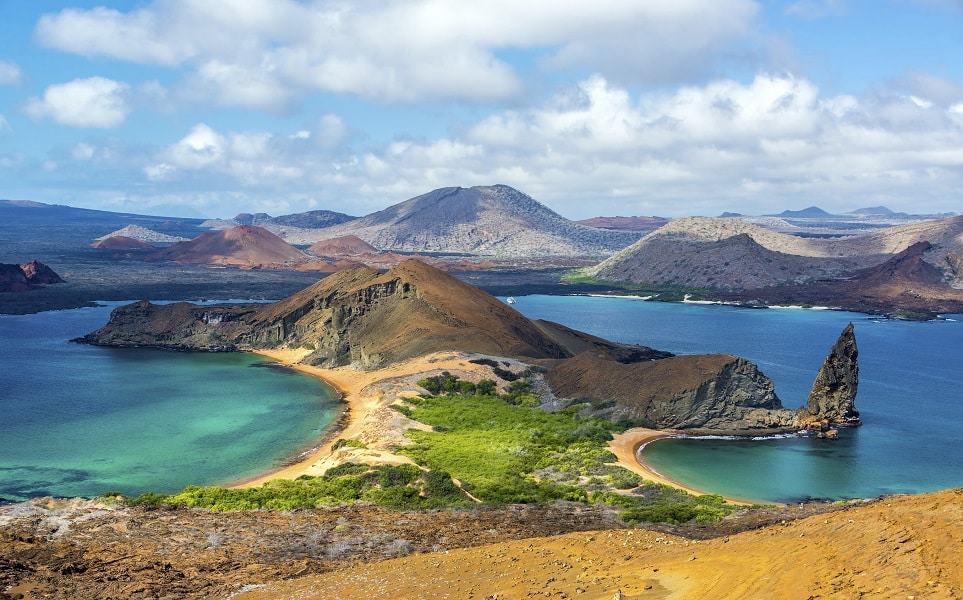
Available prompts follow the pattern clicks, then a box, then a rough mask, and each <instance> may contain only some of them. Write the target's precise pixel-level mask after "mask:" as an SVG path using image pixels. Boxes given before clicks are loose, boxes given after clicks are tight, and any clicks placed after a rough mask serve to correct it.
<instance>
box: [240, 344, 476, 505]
mask: <svg viewBox="0 0 963 600" xmlns="http://www.w3.org/2000/svg"><path fill="white" fill-rule="evenodd" d="M248 352H251V353H252V354H256V355H258V356H262V357H264V358H268V359H270V360H273V361H276V362H278V363H280V364H282V365H284V366H286V367H289V368H291V369H293V370H295V371H298V372H300V373H304V374H307V375H311V376H313V377H317V378H318V379H321V380H322V381H324V382H325V383H326V384H328V385H330V386H331V387H333V388H334V389H335V390H336V391H337V392H338V394H339V395H340V402H341V404H342V408H341V415H340V417H339V418H338V419H337V421H336V422H335V423H334V424H333V425H332V426H331V429H330V430H328V431H327V432H326V433H325V434H324V435H323V436H322V437H320V438H318V439H317V440H316V441H315V443H314V447H313V448H312V449H311V450H308V451H306V452H305V453H303V454H302V455H299V456H298V457H295V459H294V460H293V462H291V463H289V464H284V465H282V466H279V467H277V468H275V469H271V470H270V471H267V472H261V473H257V474H255V475H252V476H250V477H246V478H244V479H241V480H236V481H234V482H232V483H231V484H229V485H227V486H226V487H228V488H247V487H257V486H259V485H262V484H264V483H267V482H268V481H271V480H273V479H296V478H297V477H300V476H302V475H311V476H318V475H323V474H324V472H325V471H327V470H328V469H330V468H331V467H335V466H338V465H340V464H343V463H346V462H365V463H368V464H373V465H380V464H414V463H413V461H412V460H411V459H410V458H408V457H406V456H401V455H398V454H395V453H394V452H393V449H394V448H395V447H397V446H399V445H403V444H404V443H405V441H406V440H405V438H404V432H405V431H406V430H407V429H410V428H418V427H421V428H425V427H427V426H425V425H423V424H420V423H418V422H416V421H411V420H410V419H408V418H407V417H405V416H403V415H402V414H401V413H399V412H397V411H395V410H394V409H392V408H390V406H391V405H392V404H394V402H395V401H396V400H398V399H401V398H404V397H406V396H414V395H417V391H416V390H415V389H414V388H415V385H414V383H413V382H409V381H406V380H409V379H411V378H413V377H417V378H418V379H421V378H423V377H424V376H426V375H430V374H432V373H433V372H435V371H437V372H438V373H440V372H442V371H449V372H451V373H455V374H458V373H460V374H462V376H463V378H471V377H472V376H473V375H477V376H478V377H477V378H480V377H484V376H488V375H487V374H486V373H485V371H484V368H485V367H483V366H482V365H477V364H474V363H470V362H468V361H469V359H470V357H469V356H468V355H466V354H464V353H460V352H440V353H436V354H430V355H426V356H423V357H418V358H415V359H411V360H407V361H402V362H399V363H395V364H392V365H390V366H388V367H383V368H380V369H373V370H370V371H365V370H360V369H354V368H352V367H335V368H324V367H315V366H312V365H305V364H302V363H300V362H299V361H300V360H301V359H303V358H304V357H305V356H306V355H307V354H308V352H307V351H306V350H296V349H290V348H285V349H274V350H261V349H259V350H249V351H248ZM339 439H352V440H357V441H360V442H362V443H363V444H364V445H365V446H366V447H365V448H357V447H353V446H342V447H341V448H338V449H337V450H335V449H334V448H333V446H334V444H335V442H337V441H338V440H339Z"/></svg>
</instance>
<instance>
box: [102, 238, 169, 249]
mask: <svg viewBox="0 0 963 600" xmlns="http://www.w3.org/2000/svg"><path fill="white" fill-rule="evenodd" d="M90 247H91V248H102V249H104V250H154V246H151V245H150V244H148V243H147V242H142V241H140V240H135V239H134V238H131V237H127V236H126V235H112V236H110V237H109V238H104V239H102V240H97V241H96V242H94V243H93V244H91V245H90Z"/></svg>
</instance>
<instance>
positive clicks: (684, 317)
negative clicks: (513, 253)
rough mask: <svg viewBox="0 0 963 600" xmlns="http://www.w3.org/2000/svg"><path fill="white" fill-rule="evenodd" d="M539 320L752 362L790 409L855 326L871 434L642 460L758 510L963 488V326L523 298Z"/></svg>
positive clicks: (646, 453) (953, 318) (853, 432)
mask: <svg viewBox="0 0 963 600" xmlns="http://www.w3.org/2000/svg"><path fill="white" fill-rule="evenodd" d="M514 307H515V308H516V309H517V310H519V311H520V312H522V313H523V314H524V315H525V316H527V317H530V318H541V319H549V320H554V321H558V322H560V323H562V324H564V325H568V326H570V327H574V328H576V329H581V330H583V331H586V332H589V333H593V334H595V335H599V336H601V337H605V338H607V339H611V340H616V341H620V342H627V343H636V344H643V345H647V346H652V347H654V348H658V349H661V350H668V351H670V352H674V353H677V354H693V353H714V352H723V353H729V354H735V355H737V356H743V357H745V358H748V359H749V360H752V361H753V362H755V363H756V364H757V365H759V367H760V368H761V369H762V371H763V372H764V373H765V374H766V375H768V376H769V377H770V378H771V379H772V380H773V381H774V382H775V384H776V393H777V394H778V395H779V397H780V399H781V400H782V402H783V405H784V406H786V407H788V408H797V407H799V406H802V405H804V404H805V403H806V399H807V397H808V395H809V390H810V388H811V387H812V383H813V380H814V379H815V377H816V373H817V371H818V370H819V368H820V366H821V365H822V362H823V360H824V359H825V358H826V355H827V354H828V353H829V350H830V348H831V347H832V345H833V343H834V342H835V341H836V339H837V337H838V336H839V334H840V333H841V332H842V330H843V328H844V327H845V326H846V324H847V323H849V322H852V323H853V324H854V328H855V332H856V342H857V345H858V347H859V368H860V378H859V391H858V394H857V397H856V408H857V409H858V410H859V411H860V414H861V417H862V420H863V423H864V425H863V426H862V427H858V428H850V429H842V430H841V431H840V439H839V440H820V439H816V438H814V437H796V436H791V437H781V438H777V439H773V438H765V439H752V440H747V439H728V440H727V439H704V438H682V439H668V440H662V441H658V442H655V443H652V444H649V445H648V446H647V447H646V448H644V449H643V451H642V452H643V459H644V461H645V462H646V464H648V465H649V466H651V467H652V468H654V469H655V470H656V471H658V472H659V473H661V474H663V475H665V476H666V477H669V478H670V479H672V480H675V481H678V482H680V483H684V484H686V485H689V486H691V487H694V488H696V489H700V490H704V491H708V492H712V493H718V494H722V495H724V496H727V497H731V498H737V499H744V500H749V501H757V502H794V501H802V500H807V499H828V500H837V499H846V498H871V497H876V496H879V495H882V494H895V493H919V492H926V491H934V490H939V489H945V488H951V487H960V486H963V370H961V369H960V365H963V316H961V315H945V317H946V320H941V321H928V322H910V321H897V320H885V319H877V318H872V317H869V316H867V315H864V314H860V313H852V312H842V311H829V310H814V309H790V308H785V309H782V308H779V309H746V308H736V307H731V306H719V305H704V304H694V303H693V304H669V303H660V302H644V301H641V300H637V299H628V298H611V297H609V298H603V297H589V296H524V297H517V302H516V304H515V305H514Z"/></svg>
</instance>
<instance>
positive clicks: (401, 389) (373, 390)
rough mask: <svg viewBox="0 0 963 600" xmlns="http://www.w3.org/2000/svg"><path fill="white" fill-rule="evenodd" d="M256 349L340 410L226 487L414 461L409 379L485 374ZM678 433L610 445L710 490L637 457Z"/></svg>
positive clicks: (439, 365)
mask: <svg viewBox="0 0 963 600" xmlns="http://www.w3.org/2000/svg"><path fill="white" fill-rule="evenodd" d="M249 352H251V353H252V354H256V355H258V356H262V357H264V358H268V359H270V360H273V361H276V362H278V363H280V364H283V365H284V366H286V367H289V368H291V369H294V370H295V371H298V372H300V373H304V374H307V375H311V376H313V377H317V378H319V379H321V380H322V381H324V382H325V383H326V384H328V385H330V386H331V387H333V388H334V389H335V390H336V391H337V392H338V394H339V395H340V402H341V403H342V409H341V415H340V417H338V419H337V421H336V422H335V423H334V424H333V426H332V427H331V429H330V430H329V431H327V432H326V433H325V434H324V436H322V437H321V438H319V439H318V440H317V441H316V442H315V445H314V447H313V448H312V449H311V450H308V451H306V452H304V453H303V454H301V455H299V456H298V457H296V458H295V459H294V460H293V462H291V463H289V464H285V465H282V466H279V467H277V468H275V469H272V470H270V471H267V472H262V473H257V474H255V475H252V476H250V477H246V478H244V479H241V480H237V481H234V482H233V483H231V484H229V485H227V486H226V487H228V488H233V489H236V488H249V487H257V486H260V485H263V484H265V483H267V482H268V481H271V480H273V479H296V478H298V477H300V476H302V475H312V476H317V475H323V474H324V472H325V471H327V470H328V469H330V468H331V467H335V466H337V465H340V464H343V463H345V462H366V463H369V464H406V463H407V464H413V461H412V460H411V459H409V458H408V457H405V456H400V455H398V454H395V453H394V452H393V451H392V450H393V447H396V446H397V445H399V443H402V442H401V440H402V438H403V434H404V432H405V431H406V430H407V429H409V428H411V427H419V426H420V427H424V426H423V425H421V424H419V423H417V422H416V421H411V420H409V419H407V418H405V417H404V416H403V415H401V414H400V413H398V412H397V411H394V410H393V409H391V408H389V406H390V405H391V404H393V403H394V402H395V401H396V400H397V399H400V398H402V397H404V396H406V395H413V394H415V393H416V392H415V390H413V389H412V387H411V385H410V383H408V384H406V382H405V381H404V380H405V379H408V378H411V377H418V378H422V377H424V376H426V375H427V374H429V373H430V372H432V371H445V370H447V371H450V372H455V371H460V372H463V373H466V374H469V375H477V376H487V374H486V373H485V371H484V367H483V366H482V365H477V364H475V363H470V362H468V360H469V358H468V357H467V356H466V355H464V354H462V353H457V352H444V353H437V354H432V355H428V356H424V357H419V358H416V359H412V360H408V361H404V362H401V363H395V364H393V365H390V366H388V367H384V368H381V369H374V370H370V371H363V370H359V369H354V368H351V367H336V368H323V367H315V366H311V365H305V364H302V363H300V362H299V361H301V360H302V359H303V358H304V357H305V356H306V355H307V354H308V351H306V350H295V349H290V348H286V349H274V350H261V349H259V350H251V351H249ZM673 435H675V432H670V431H659V430H655V429H644V428H633V429H629V430H627V431H625V432H623V433H618V434H613V435H612V440H611V441H610V442H609V449H610V450H611V451H612V452H613V453H614V454H615V456H616V457H617V459H618V464H620V465H621V466H622V467H624V468H626V469H628V470H630V471H632V472H634V473H636V474H638V475H641V476H642V477H643V478H644V479H647V480H650V481H654V482H656V483H659V484H663V485H668V486H670V487H674V488H677V489H680V490H683V491H685V492H687V493H689V494H692V495H694V496H702V495H705V494H707V493H709V492H705V491H703V490H697V489H695V488H692V487H689V486H686V485H683V484H681V483H679V482H677V481H673V480H672V479H670V478H668V477H666V476H664V475H662V474H661V473H659V472H658V471H656V470H655V469H652V468H651V467H649V466H648V465H646V464H644V463H642V462H641V461H640V460H639V459H638V452H639V450H640V449H642V448H643V447H645V446H646V445H647V444H649V443H651V442H654V441H657V440H660V439H664V438H667V437H671V436H673ZM339 439H354V440H358V441H361V442H363V443H364V444H365V445H366V446H367V448H355V447H350V446H343V447H341V448H339V449H337V450H334V449H333V446H334V444H335V442H336V441H337V440H339ZM725 500H726V502H728V503H730V504H735V505H738V506H750V505H751V504H752V503H750V502H746V501H743V500H739V499H736V498H728V497H726V498H725Z"/></svg>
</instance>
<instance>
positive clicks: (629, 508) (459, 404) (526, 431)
mask: <svg viewBox="0 0 963 600" xmlns="http://www.w3.org/2000/svg"><path fill="white" fill-rule="evenodd" d="M516 384H517V386H516ZM513 386H516V387H517V388H518V389H516V390H515V391H514V392H513V391H511V389H510V391H509V393H508V394H506V395H504V396H501V397H495V396H477V395H475V396H471V395H461V394H452V395H447V396H438V395H435V396H429V397H421V398H412V399H409V400H408V402H409V404H410V406H409V407H404V408H402V409H401V410H402V412H404V413H405V414H406V415H407V416H409V417H410V418H412V419H415V420H417V421H420V422H422V423H426V424H428V425H431V426H432V427H433V429H434V430H433V431H419V430H412V431H409V432H408V434H407V435H408V437H409V438H410V439H412V440H413V441H414V442H415V444H414V445H411V446H406V447H405V448H403V449H402V450H401V451H400V452H401V453H402V454H405V455H407V456H410V457H411V458H412V459H413V460H414V461H415V462H417V463H418V464H420V465H423V466H425V467H427V468H429V469H432V470H438V471H442V472H447V473H451V474H452V476H453V477H455V478H456V479H458V480H459V481H461V483H462V485H463V487H464V489H465V490H467V491H468V492H469V493H471V494H472V495H473V496H474V497H476V498H478V499H479V500H481V501H482V502H486V503H491V504H502V503H527V502H551V501H556V500H569V501H576V502H587V503H588V502H591V503H603V504H608V505H612V506H617V507H619V508H622V509H624V512H623V513H622V516H623V518H625V519H626V520H628V521H630V522H633V523H636V522H641V521H660V522H672V523H681V522H687V521H712V520H718V519H720V518H722V517H723V516H725V515H726V514H729V513H730V512H732V507H730V506H728V505H726V504H725V502H724V501H723V499H722V498H721V497H719V496H701V497H694V496H690V495H688V494H686V493H685V492H683V491H681V490H677V489H674V488H671V487H668V486H663V485H659V484H655V483H652V482H644V481H643V480H642V479H641V478H640V477H639V476H638V475H636V474H634V473H632V472H630V471H628V470H626V469H624V468H623V467H621V466H618V465H616V464H613V463H615V461H616V458H615V456H614V455H613V454H612V453H611V452H609V451H608V448H607V444H608V441H609V440H610V439H611V434H612V433H613V432H614V431H616V430H618V429H619V427H618V426H617V425H615V424H613V423H611V422H609V421H606V420H603V419H598V418H586V417H580V416H579V415H578V408H579V407H578V406H573V407H571V408H570V409H566V410H563V411H561V412H558V413H547V412H544V411H542V410H538V409H537V408H533V407H530V406H526V405H525V404H524V403H522V402H517V400H518V398H520V397H521V398H524V397H525V396H526V395H531V394H530V389H531V383H530V382H528V381H518V382H513ZM449 387H454V386H449ZM522 390H526V391H522ZM616 490H632V491H631V492H630V493H619V492H618V491H616Z"/></svg>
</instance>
